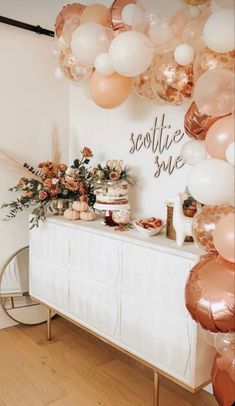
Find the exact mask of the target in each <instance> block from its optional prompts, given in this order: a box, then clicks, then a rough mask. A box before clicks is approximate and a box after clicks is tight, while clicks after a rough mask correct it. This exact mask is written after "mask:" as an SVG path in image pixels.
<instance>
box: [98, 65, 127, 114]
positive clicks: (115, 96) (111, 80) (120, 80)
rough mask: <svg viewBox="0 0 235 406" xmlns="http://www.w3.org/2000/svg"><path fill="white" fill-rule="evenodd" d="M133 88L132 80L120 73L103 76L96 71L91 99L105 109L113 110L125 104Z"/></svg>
mask: <svg viewBox="0 0 235 406" xmlns="http://www.w3.org/2000/svg"><path fill="white" fill-rule="evenodd" d="M131 88H132V79H131V78H128V77H125V76H121V75H119V74H118V73H113V74H112V75H110V76H101V75H99V74H98V73H97V72H96V71H95V72H94V73H93V75H92V77H91V83H90V91H91V98H92V100H93V101H94V102H95V103H96V104H97V105H98V106H100V107H102V108H104V109H113V108H115V107H118V106H120V105H121V104H122V103H124V102H125V101H126V99H127V98H128V96H129V94H130V92H131Z"/></svg>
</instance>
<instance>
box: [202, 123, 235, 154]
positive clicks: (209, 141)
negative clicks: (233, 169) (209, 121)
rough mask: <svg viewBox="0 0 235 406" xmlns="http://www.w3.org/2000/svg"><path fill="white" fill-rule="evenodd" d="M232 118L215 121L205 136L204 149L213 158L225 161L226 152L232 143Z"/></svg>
mask: <svg viewBox="0 0 235 406" xmlns="http://www.w3.org/2000/svg"><path fill="white" fill-rule="evenodd" d="M234 138H235V136H234V116H229V117H224V118H221V119H220V120H218V121H216V123H214V124H213V125H212V126H211V127H210V129H209V130H208V133H207V135H206V140H205V141H206V149H207V152H208V153H209V154H210V156H211V157H213V158H218V159H224V160H226V150H227V147H228V146H229V144H231V143H232V142H234Z"/></svg>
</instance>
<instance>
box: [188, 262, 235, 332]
mask: <svg viewBox="0 0 235 406" xmlns="http://www.w3.org/2000/svg"><path fill="white" fill-rule="evenodd" d="M234 294H235V267H234V265H233V264H231V263H230V262H227V261H225V260H224V259H223V258H221V257H219V256H218V255H217V254H214V255H207V256H206V257H204V258H203V259H202V260H201V261H200V262H199V263H198V264H197V265H196V266H195V267H194V268H193V269H192V271H191V272H190V275H189V277H188V280H187V283H186V288H185V301H186V307H187V309H188V311H189V313H190V314H191V316H192V318H193V319H194V320H195V321H196V322H198V323H200V325H201V326H202V327H203V328H204V329H205V330H209V331H212V332H214V333H216V332H221V333H228V332H233V331H235V297H234Z"/></svg>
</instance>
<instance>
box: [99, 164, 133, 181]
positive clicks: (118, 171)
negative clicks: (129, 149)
mask: <svg viewBox="0 0 235 406" xmlns="http://www.w3.org/2000/svg"><path fill="white" fill-rule="evenodd" d="M92 177H93V181H94V183H97V182H98V183H102V182H103V181H108V180H109V181H117V180H123V181H126V182H127V183H128V184H129V185H131V186H135V184H136V178H135V176H134V175H132V174H131V172H130V168H129V167H127V166H124V167H123V161H116V160H114V161H108V162H107V164H106V165H105V166H102V165H100V164H98V165H97V167H95V168H94V169H93V170H92Z"/></svg>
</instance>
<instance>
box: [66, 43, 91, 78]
mask: <svg viewBox="0 0 235 406" xmlns="http://www.w3.org/2000/svg"><path fill="white" fill-rule="evenodd" d="M59 64H60V69H61V71H62V72H63V74H64V75H65V76H66V77H67V78H68V79H70V80H73V81H75V82H82V81H84V80H87V79H88V78H89V77H90V76H91V73H92V69H91V68H88V67H87V66H84V65H82V64H79V63H78V62H77V60H76V59H75V57H74V55H73V53H72V51H71V49H70V48H67V49H64V50H63V51H61V53H60V57H59Z"/></svg>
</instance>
